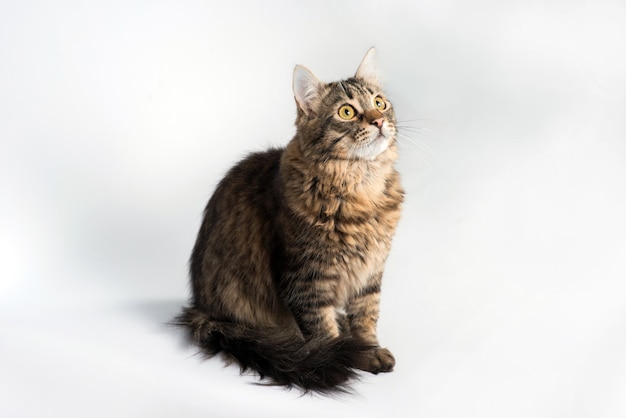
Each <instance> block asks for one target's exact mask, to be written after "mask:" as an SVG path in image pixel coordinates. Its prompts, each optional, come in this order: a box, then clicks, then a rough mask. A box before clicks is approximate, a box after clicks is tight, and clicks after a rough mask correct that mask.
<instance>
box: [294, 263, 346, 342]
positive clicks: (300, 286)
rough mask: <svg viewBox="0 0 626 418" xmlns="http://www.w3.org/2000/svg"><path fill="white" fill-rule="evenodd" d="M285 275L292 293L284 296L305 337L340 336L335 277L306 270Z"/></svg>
mask: <svg viewBox="0 0 626 418" xmlns="http://www.w3.org/2000/svg"><path fill="white" fill-rule="evenodd" d="M286 276H287V277H286V278H287V280H286V281H287V283H288V285H287V286H285V287H286V288H287V289H289V292H288V293H287V294H285V295H284V300H285V302H286V304H287V306H288V308H289V310H290V311H291V312H292V313H293V315H294V318H295V320H296V322H297V324H298V326H299V327H300V330H301V331H302V334H303V335H304V337H305V338H306V339H312V338H320V339H322V338H335V337H338V336H339V334H340V330H339V324H338V322H337V310H336V304H337V301H336V294H335V292H334V288H335V286H334V283H335V278H334V277H326V276H325V275H324V274H322V273H319V272H315V273H311V272H305V271H297V272H293V273H291V274H289V273H287V274H286ZM289 279H291V280H289Z"/></svg>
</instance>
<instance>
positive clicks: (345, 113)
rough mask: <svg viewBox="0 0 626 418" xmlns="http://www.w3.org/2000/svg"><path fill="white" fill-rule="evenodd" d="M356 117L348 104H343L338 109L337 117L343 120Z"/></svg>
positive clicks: (354, 111)
mask: <svg viewBox="0 0 626 418" xmlns="http://www.w3.org/2000/svg"><path fill="white" fill-rule="evenodd" d="M355 115H356V110H354V108H353V107H352V106H350V105H349V104H345V105H343V106H341V107H340V108H339V117H340V118H341V119H344V120H350V119H352V118H354V116H355Z"/></svg>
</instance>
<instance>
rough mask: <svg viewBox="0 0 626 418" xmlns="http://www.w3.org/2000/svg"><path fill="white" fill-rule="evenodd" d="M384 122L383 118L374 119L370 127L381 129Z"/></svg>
mask: <svg viewBox="0 0 626 418" xmlns="http://www.w3.org/2000/svg"><path fill="white" fill-rule="evenodd" d="M384 121H385V118H378V119H374V120H373V121H372V125H376V126H378V127H379V128H382V127H383V122H384Z"/></svg>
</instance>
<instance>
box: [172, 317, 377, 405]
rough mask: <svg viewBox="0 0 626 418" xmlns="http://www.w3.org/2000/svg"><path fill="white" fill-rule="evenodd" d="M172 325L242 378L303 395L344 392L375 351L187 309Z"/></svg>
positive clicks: (354, 342) (357, 342)
mask: <svg viewBox="0 0 626 418" xmlns="http://www.w3.org/2000/svg"><path fill="white" fill-rule="evenodd" d="M173 323H174V324H175V325H179V326H183V327H185V328H186V329H187V331H188V332H189V335H190V337H191V339H192V340H193V342H195V343H196V344H197V345H199V346H200V347H201V348H202V350H203V352H204V353H205V354H207V355H208V356H209V357H212V356H214V355H216V354H218V353H220V352H221V353H223V354H225V355H226V356H227V357H228V358H229V359H232V360H235V361H236V362H237V363H238V364H239V366H240V368H241V372H242V373H243V372H245V371H247V370H252V371H254V372H256V373H258V374H259V376H260V377H261V379H263V378H268V379H269V381H270V382H269V384H273V385H282V386H287V387H289V388H292V387H296V388H298V389H300V390H302V391H303V392H305V393H306V392H309V391H312V392H318V393H323V394H332V393H337V392H348V391H349V386H348V382H349V380H350V379H352V378H355V377H356V368H358V365H359V364H363V361H364V358H366V356H367V353H368V352H369V351H370V350H372V349H373V348H375V347H374V346H372V345H371V344H367V343H365V342H363V341H360V340H356V339H354V338H352V337H350V336H342V337H339V338H333V339H325V340H321V341H320V340H317V341H316V340H312V341H305V340H304V339H303V338H302V337H301V336H299V335H297V334H295V333H294V332H293V331H292V330H287V331H286V330H281V329H279V328H267V329H254V328H250V327H247V326H244V325H242V324H236V323H231V322H221V321H214V320H212V319H210V318H209V316H208V315H207V314H205V313H204V312H202V311H201V310H198V309H196V308H193V307H190V308H185V309H184V310H183V313H182V314H181V315H180V316H178V317H177V318H176V319H175V320H174V322H173Z"/></svg>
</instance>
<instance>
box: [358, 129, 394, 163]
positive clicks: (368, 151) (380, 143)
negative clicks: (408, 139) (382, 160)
mask: <svg viewBox="0 0 626 418" xmlns="http://www.w3.org/2000/svg"><path fill="white" fill-rule="evenodd" d="M388 148H389V138H387V137H386V136H385V135H383V134H378V135H377V136H376V137H374V138H373V139H370V140H369V141H367V143H365V144H362V145H360V146H358V147H356V148H354V149H352V150H351V154H352V155H351V156H350V157H352V158H356V159H359V160H368V161H373V160H375V159H376V158H378V156H379V155H380V154H382V153H383V152H385V151H387V149H388Z"/></svg>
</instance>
